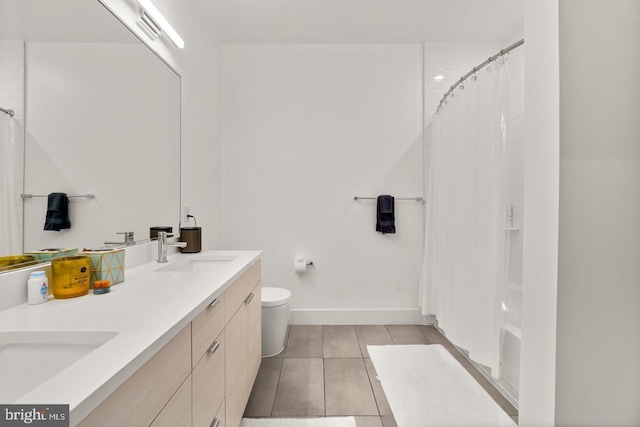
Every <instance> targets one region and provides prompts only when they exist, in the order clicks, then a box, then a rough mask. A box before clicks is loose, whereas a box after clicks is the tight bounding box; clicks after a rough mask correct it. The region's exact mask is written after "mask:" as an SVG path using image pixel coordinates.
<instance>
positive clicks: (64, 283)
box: [51, 256, 91, 298]
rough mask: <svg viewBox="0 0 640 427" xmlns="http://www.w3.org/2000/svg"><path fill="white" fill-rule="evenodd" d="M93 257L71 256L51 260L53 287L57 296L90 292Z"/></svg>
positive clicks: (64, 296)
mask: <svg viewBox="0 0 640 427" xmlns="http://www.w3.org/2000/svg"><path fill="white" fill-rule="evenodd" d="M90 268H91V258H90V257H88V256H70V257H64V258H54V259H52V260H51V287H52V290H53V296H54V297H56V298H73V297H79V296H82V295H86V294H88V293H89V282H90V279H91V269H90Z"/></svg>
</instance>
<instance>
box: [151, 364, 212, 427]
mask: <svg viewBox="0 0 640 427" xmlns="http://www.w3.org/2000/svg"><path fill="white" fill-rule="evenodd" d="M190 425H191V375H189V376H188V377H187V379H186V380H185V381H184V382H183V383H182V385H181V386H180V388H179V389H178V391H176V394H174V395H173V397H172V398H171V400H170V401H169V403H167V405H166V406H165V407H164V408H163V409H162V412H160V414H158V416H157V417H156V419H155V420H153V423H152V424H151V427H176V426H190ZM207 427H209V426H207Z"/></svg>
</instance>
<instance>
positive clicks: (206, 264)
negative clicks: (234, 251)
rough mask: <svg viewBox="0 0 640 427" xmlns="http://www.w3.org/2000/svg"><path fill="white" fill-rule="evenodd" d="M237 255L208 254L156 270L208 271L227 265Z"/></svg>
mask: <svg viewBox="0 0 640 427" xmlns="http://www.w3.org/2000/svg"><path fill="white" fill-rule="evenodd" d="M236 258H237V256H207V257H198V258H193V259H187V260H178V261H175V262H172V263H170V264H169V265H167V266H165V267H161V268H158V269H157V270H156V271H173V272H175V271H179V272H208V271H215V270H217V269H219V268H221V267H226V266H227V265H229V263H230V262H231V261H233V260H235V259H236Z"/></svg>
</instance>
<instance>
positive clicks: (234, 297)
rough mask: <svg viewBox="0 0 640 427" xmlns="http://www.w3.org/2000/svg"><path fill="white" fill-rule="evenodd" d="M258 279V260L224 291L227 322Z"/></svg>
mask: <svg viewBox="0 0 640 427" xmlns="http://www.w3.org/2000/svg"><path fill="white" fill-rule="evenodd" d="M259 281H260V260H258V262H256V263H255V264H254V265H253V266H251V268H250V269H249V270H247V271H246V272H245V273H244V274H243V275H242V276H240V277H239V278H238V279H237V280H236V281H235V282H234V283H233V284H232V285H231V286H230V287H229V288H228V289H227V290H226V291H225V292H224V294H225V301H224V306H225V307H224V313H225V314H224V319H225V323H227V322H229V320H231V318H232V317H233V315H234V313H235V312H236V311H238V308H240V306H241V305H242V304H243V303H244V301H245V299H246V298H247V296H248V295H249V294H250V293H251V289H253V287H254V286H255V285H256V283H258V282H259Z"/></svg>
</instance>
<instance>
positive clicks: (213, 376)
mask: <svg viewBox="0 0 640 427" xmlns="http://www.w3.org/2000/svg"><path fill="white" fill-rule="evenodd" d="M216 343H217V345H216ZM209 344H210V347H209V348H210V349H211V350H207V352H206V354H205V355H204V356H203V357H202V359H200V361H199V362H198V364H197V365H196V367H195V368H194V369H193V426H194V427H210V426H211V423H212V422H213V419H214V418H215V416H216V411H217V410H218V408H219V407H220V404H221V403H222V401H223V400H224V394H225V352H226V345H225V335H224V332H222V333H221V334H220V335H219V336H218V337H216V339H215V341H213V340H212V342H211V343H209Z"/></svg>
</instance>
